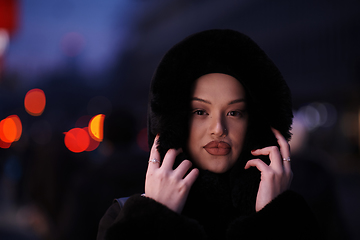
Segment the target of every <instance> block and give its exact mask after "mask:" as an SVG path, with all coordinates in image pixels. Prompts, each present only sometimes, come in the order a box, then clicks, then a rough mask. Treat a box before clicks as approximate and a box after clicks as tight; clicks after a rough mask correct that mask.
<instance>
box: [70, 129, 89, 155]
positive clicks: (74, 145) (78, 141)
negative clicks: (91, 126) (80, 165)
mask: <svg viewBox="0 0 360 240" xmlns="http://www.w3.org/2000/svg"><path fill="white" fill-rule="evenodd" d="M64 142H65V146H66V147H67V148H68V149H69V150H70V151H72V152H74V153H80V152H83V151H85V150H86V149H87V148H88V147H89V145H90V137H89V134H88V133H87V132H86V131H85V130H84V129H82V128H73V129H71V130H70V131H68V132H67V133H65V139H64Z"/></svg>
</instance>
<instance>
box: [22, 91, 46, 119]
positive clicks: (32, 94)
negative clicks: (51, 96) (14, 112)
mask: <svg viewBox="0 0 360 240" xmlns="http://www.w3.org/2000/svg"><path fill="white" fill-rule="evenodd" d="M45 105H46V97H45V93H44V91H43V90H41V89H38V88H34V89H31V90H30V91H28V92H27V93H26V95H25V99H24V106H25V110H26V111H27V112H28V113H29V114H30V115H32V116H40V115H41V114H42V113H43V111H44V109H45Z"/></svg>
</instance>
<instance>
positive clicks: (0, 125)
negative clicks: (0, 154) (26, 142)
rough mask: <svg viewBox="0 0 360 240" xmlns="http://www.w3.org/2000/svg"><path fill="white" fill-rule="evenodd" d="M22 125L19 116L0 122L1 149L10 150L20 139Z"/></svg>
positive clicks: (9, 117) (12, 116)
mask: <svg viewBox="0 0 360 240" xmlns="http://www.w3.org/2000/svg"><path fill="white" fill-rule="evenodd" d="M21 133H22V124H21V121H20V118H19V117H18V116H17V115H11V116H8V117H7V118H5V119H3V120H1V121H0V147H1V148H9V147H10V146H11V143H13V142H16V141H18V140H19V139H20V137H21Z"/></svg>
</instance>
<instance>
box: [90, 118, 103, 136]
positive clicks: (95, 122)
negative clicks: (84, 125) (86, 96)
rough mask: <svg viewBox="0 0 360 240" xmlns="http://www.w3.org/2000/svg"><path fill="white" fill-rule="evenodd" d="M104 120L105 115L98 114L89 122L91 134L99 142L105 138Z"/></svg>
mask: <svg viewBox="0 0 360 240" xmlns="http://www.w3.org/2000/svg"><path fill="white" fill-rule="evenodd" d="M104 119H105V115H104V114H98V115H96V116H95V117H93V118H92V119H91V120H90V122H89V134H90V136H91V137H92V138H93V139H94V140H96V141H98V142H101V141H102V140H103V138H104Z"/></svg>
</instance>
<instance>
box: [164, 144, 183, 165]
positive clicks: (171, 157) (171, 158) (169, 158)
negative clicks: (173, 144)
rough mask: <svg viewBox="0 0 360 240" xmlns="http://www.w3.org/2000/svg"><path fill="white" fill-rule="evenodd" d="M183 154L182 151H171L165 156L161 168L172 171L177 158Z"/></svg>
mask: <svg viewBox="0 0 360 240" xmlns="http://www.w3.org/2000/svg"><path fill="white" fill-rule="evenodd" d="M181 152H182V149H181V148H179V149H173V148H172V149H169V150H168V151H167V153H166V154H165V157H164V159H163V162H162V164H161V167H162V168H163V169H172V168H173V166H174V163H175V158H176V156H177V155H179V154H180V153H181Z"/></svg>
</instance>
